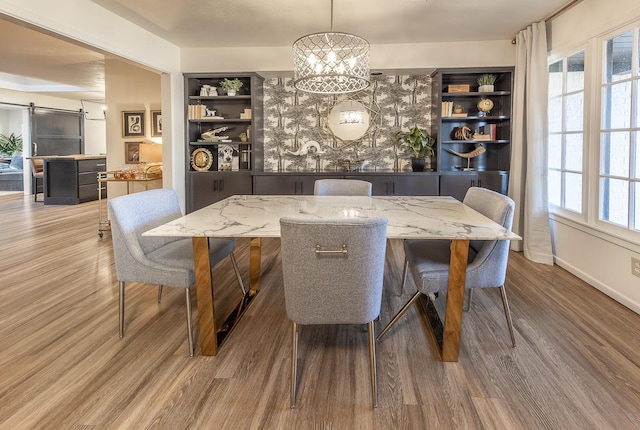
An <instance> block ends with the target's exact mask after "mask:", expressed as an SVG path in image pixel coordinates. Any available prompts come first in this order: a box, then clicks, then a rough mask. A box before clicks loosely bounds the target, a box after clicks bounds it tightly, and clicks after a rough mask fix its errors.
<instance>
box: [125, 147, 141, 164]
mask: <svg viewBox="0 0 640 430" xmlns="http://www.w3.org/2000/svg"><path fill="white" fill-rule="evenodd" d="M141 143H142V142H125V143H124V162H125V163H127V164H138V163H140V144H141Z"/></svg>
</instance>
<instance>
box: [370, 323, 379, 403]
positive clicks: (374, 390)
mask: <svg viewBox="0 0 640 430" xmlns="http://www.w3.org/2000/svg"><path fill="white" fill-rule="evenodd" d="M367 328H368V329H369V365H370V367H371V396H372V399H373V408H374V409H375V408H377V407H378V374H377V371H376V340H375V333H374V327H373V321H370V322H369V323H368V324H367Z"/></svg>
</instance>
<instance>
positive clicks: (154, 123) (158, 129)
mask: <svg viewBox="0 0 640 430" xmlns="http://www.w3.org/2000/svg"><path fill="white" fill-rule="evenodd" d="M151 137H162V111H159V110H152V111H151Z"/></svg>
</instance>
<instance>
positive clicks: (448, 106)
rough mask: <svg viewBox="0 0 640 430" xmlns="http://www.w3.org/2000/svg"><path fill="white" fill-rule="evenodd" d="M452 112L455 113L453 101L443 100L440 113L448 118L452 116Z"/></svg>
mask: <svg viewBox="0 0 640 430" xmlns="http://www.w3.org/2000/svg"><path fill="white" fill-rule="evenodd" d="M452 113H453V102H447V101H443V102H442V110H441V112H440V115H441V116H442V117H443V118H446V117H450V116H451V114H452Z"/></svg>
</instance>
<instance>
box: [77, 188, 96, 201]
mask: <svg viewBox="0 0 640 430" xmlns="http://www.w3.org/2000/svg"><path fill="white" fill-rule="evenodd" d="M78 199H80V200H83V201H84V200H97V199H98V185H97V184H93V185H81V186H79V187H78Z"/></svg>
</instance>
